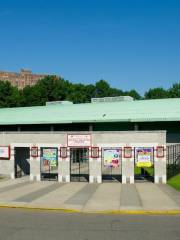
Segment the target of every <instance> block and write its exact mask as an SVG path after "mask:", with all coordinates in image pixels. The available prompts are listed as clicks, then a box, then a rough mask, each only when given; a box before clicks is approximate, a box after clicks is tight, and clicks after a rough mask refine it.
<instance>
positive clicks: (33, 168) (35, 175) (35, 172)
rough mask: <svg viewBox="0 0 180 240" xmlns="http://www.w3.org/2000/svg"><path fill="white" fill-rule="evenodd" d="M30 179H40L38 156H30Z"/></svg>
mask: <svg viewBox="0 0 180 240" xmlns="http://www.w3.org/2000/svg"><path fill="white" fill-rule="evenodd" d="M30 180H31V181H33V180H37V181H40V180H41V173H40V157H37V158H33V157H30Z"/></svg>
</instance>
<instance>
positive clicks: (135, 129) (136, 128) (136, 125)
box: [134, 123, 139, 131]
mask: <svg viewBox="0 0 180 240" xmlns="http://www.w3.org/2000/svg"><path fill="white" fill-rule="evenodd" d="M138 130H139V125H138V123H134V131H138Z"/></svg>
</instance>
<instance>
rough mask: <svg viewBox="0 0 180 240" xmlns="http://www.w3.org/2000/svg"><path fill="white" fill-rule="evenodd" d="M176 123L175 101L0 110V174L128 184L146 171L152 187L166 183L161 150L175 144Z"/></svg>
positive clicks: (179, 136)
mask: <svg viewBox="0 0 180 240" xmlns="http://www.w3.org/2000/svg"><path fill="white" fill-rule="evenodd" d="M179 121H180V98H177V99H158V100H137V101H134V100H133V99H132V98H130V97H116V98H103V99H102V98H101V99H93V100H92V102H91V103H85V104H73V103H71V102H68V101H61V102H54V103H47V105H46V106H37V107H19V108H4V109H0V174H2V175H9V176H11V177H12V178H14V177H18V176H21V175H24V174H28V175H30V179H31V180H44V179H56V180H58V181H60V182H69V181H75V180H78V181H89V182H91V183H93V182H98V183H101V182H102V181H106V180H117V181H122V182H123V183H127V182H130V183H133V182H134V180H136V175H137V174H136V167H140V168H141V170H142V169H143V171H141V175H143V174H144V169H145V168H146V167H147V168H152V169H153V181H154V182H155V183H159V182H162V183H166V148H167V145H168V144H174V143H179V142H180V124H179ZM145 172H146V171H145ZM147 175H148V174H147Z"/></svg>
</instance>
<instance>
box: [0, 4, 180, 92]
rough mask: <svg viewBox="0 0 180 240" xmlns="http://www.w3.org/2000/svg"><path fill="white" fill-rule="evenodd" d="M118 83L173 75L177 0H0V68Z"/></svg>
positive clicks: (179, 68)
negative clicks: (21, 69)
mask: <svg viewBox="0 0 180 240" xmlns="http://www.w3.org/2000/svg"><path fill="white" fill-rule="evenodd" d="M20 68H28V69H31V70H32V71H33V72H37V73H54V74H58V75H60V76H62V77H64V78H65V79H68V80H70V81H72V82H81V83H86V84H88V83H95V82H96V81H98V80H99V79H105V80H107V81H108V82H109V83H110V84H111V86H113V87H117V88H120V89H123V90H129V89H132V88H134V89H136V90H137V91H139V92H140V93H141V94H143V93H144V91H145V90H147V89H149V88H152V87H158V86H162V87H164V88H168V87H169V86H171V85H172V84H173V83H175V82H180V1H179V0H162V1H160V0H122V1H121V0H59V1H58V0H57V1H56V0H51V1H50V0H0V70H7V71H19V69H20Z"/></svg>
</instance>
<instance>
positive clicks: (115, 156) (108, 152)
mask: <svg viewBox="0 0 180 240" xmlns="http://www.w3.org/2000/svg"><path fill="white" fill-rule="evenodd" d="M119 159H120V149H118V148H108V149H104V166H105V167H114V168H115V167H119Z"/></svg>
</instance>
